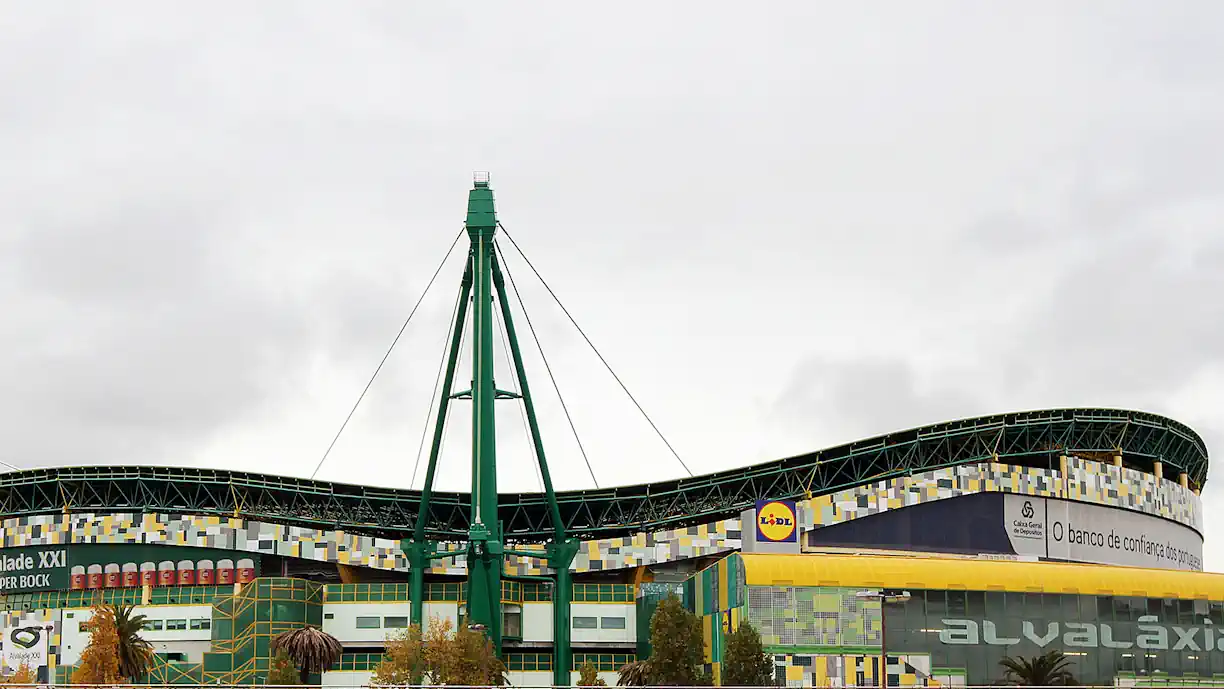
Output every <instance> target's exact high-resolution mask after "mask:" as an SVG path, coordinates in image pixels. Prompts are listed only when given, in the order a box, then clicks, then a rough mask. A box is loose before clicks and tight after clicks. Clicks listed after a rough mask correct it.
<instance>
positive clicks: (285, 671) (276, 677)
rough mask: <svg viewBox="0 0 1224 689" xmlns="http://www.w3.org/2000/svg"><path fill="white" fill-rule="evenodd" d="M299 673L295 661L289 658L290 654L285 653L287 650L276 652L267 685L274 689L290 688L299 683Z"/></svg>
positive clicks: (269, 669) (269, 670)
mask: <svg viewBox="0 0 1224 689" xmlns="http://www.w3.org/2000/svg"><path fill="white" fill-rule="evenodd" d="M298 679H299V678H298V671H297V668H295V667H293V660H292V659H291V658H289V654H288V653H285V649H283V648H282V649H281V650H279V651H277V652H276V655H274V656H272V665H271V667H269V668H268V680H267V682H266V684H268V685H269V686H273V687H288V686H293V685H295V684H297V683H298Z"/></svg>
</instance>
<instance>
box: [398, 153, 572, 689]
mask: <svg viewBox="0 0 1224 689" xmlns="http://www.w3.org/2000/svg"><path fill="white" fill-rule="evenodd" d="M465 227H466V229H467V233H468V240H469V243H470V247H469V249H468V257H467V265H466V267H465V269H464V272H463V281H462V283H461V286H460V293H459V308H458V312H457V313H456V316H455V327H454V331H453V332H452V334H451V344H450V348H449V352H448V356H447V362H446V372H445V374H444V376H443V379H442V394H441V399H440V400H439V404H438V415H437V418H436V420H435V424H434V435H433V443H432V445H431V446H430V452H429V464H428V466H427V468H426V470H425V485H424V487H423V488H422V490H421V504H420V511H419V513H418V514H417V520H416V524H415V528H414V530H413V534H412V538H411V539H409V540H406V541H405V542H404V544H403V547H404V550H405V552H406V553H407V555H408V564H409V574H410V582H411V583H410V596H411V600H412V621H413V623H414V624H424V622H425V620H424V594H425V570H427V569H428V568H429V563H430V562H432V561H433V560H435V559H439V558H442V557H445V556H446V555H447V553H444V552H442V551H440V550H439V549H438V548H437V544H436V543H434V542H432V541H431V540H430V538H429V534H428V533H427V532H426V523H427V522H428V519H429V512H430V498H431V496H432V495H433V482H434V477H435V475H436V473H437V465H438V455H439V452H440V450H441V446H442V434H443V431H444V430H445V424H446V412H447V409H448V406H449V404H450V401H451V400H452V399H460V398H463V399H471V400H472V492H471V514H470V522H469V524H470V526H469V529H468V541H467V549H466V555H467V573H468V574H467V576H468V585H467V601H466V604H467V615H466V620H465V621H466V623H467V624H468V625H471V626H477V627H479V628H482V629H484V630H485V632H486V634H488V636H489V638H490V640H491V641H492V642H493V645H494V647H495V648H497V649H498V652H499V653H500V651H501V642H502V612H501V579H502V572H503V569H504V567H505V558H506V555H517V556H520V557H533V558H539V557H541V556H542V555H543V557H544V559H545V560H546V561H547V563H548V566H549V567H550V568H551V569H552V570H553V571H554V572H555V582H556V583H555V586H554V590H553V596H552V599H553V647H554V662H553V683H554V684H557V685H564V686H568V685H569V684H570V670H571V667H572V665H573V655H572V649H571V647H570V600H571V594H572V588H573V587H572V584H571V579H570V569H569V568H570V564H571V563H572V562H573V560H574V556H575V555H576V554H577V552H578V542H577V541H576V540H574V539H571V538H568V537H567V536H566V534H565V527H564V524H563V523H562V521H561V512H560V509H559V507H558V505H557V496H556V493H555V491H554V490H553V485H552V477H551V475H550V473H549V471H548V462H547V460H546V459H545V457H544V443H543V441H542V439H541V438H540V429H539V424H538V423H537V421H536V415H535V405H534V404H533V403H532V399H531V392H530V389H529V388H528V385H527V373H526V371H525V370H524V368H523V357H522V352H521V350H520V348H519V343H518V336H517V334H516V331H515V329H514V319H513V317H512V316H511V313H510V303H509V299H508V298H507V295H506V287H505V278H504V276H503V274H502V270H501V266H499V265H498V261H497V253H496V250H495V247H494V243H493V239H494V235H495V234H496V232H497V214H496V210H495V207H494V201H493V190H492V189H491V188H490V187H489V180H488V176H487V175H479V174H478V175H477V177H476V180H475V183H474V184H473V187H472V190H471V191H470V192H469V193H468V210H467V220H466V223H465ZM494 294H496V299H497V301H498V304H499V306H500V308H501V316H502V321H503V322H504V323H505V327H506V336H507V339H508V340H509V345H510V354H511V359H512V361H513V365H514V369H515V371H514V372H515V377H516V379H517V382H518V386H519V392H518V393H517V394H516V393H513V392H507V391H503V390H498V389H497V387H496V382H495V380H494V375H493V341H494V340H493V316H494V312H493V308H494V306H493V300H494ZM469 300H470V303H469ZM469 307H470V309H471V322H472V355H473V356H472V385H471V387H470V388H469V389H468V390H466V391H463V392H459V393H452V392H451V390H452V388H453V385H454V378H455V368H456V365H457V363H458V359H459V349H460V347H461V345H462V342H463V333H464V326H465V323H466V320H467V311H468V309H469ZM515 398H521V399H522V400H523V407H524V410H525V411H526V415H527V422H528V427H529V428H530V430H531V440H532V445H533V449H534V450H535V456H536V461H537V463H538V464H539V467H540V476H541V478H542V480H543V483H544V491H545V495H546V498H547V500H548V506H549V513H550V516H551V518H552V522H553V539H552V541H551V542H549V543H548V544H546V545H545V552H544V553H543V554H541V553H539V552H533V551H517V550H513V549H509V548H507V547H506V545H505V543H504V541H503V540H502V525H501V522H500V520H499V518H498V496H497V431H496V425H495V423H494V409H493V406H494V402H495V401H496V400H499V399H515ZM450 554H451V555H453V553H450Z"/></svg>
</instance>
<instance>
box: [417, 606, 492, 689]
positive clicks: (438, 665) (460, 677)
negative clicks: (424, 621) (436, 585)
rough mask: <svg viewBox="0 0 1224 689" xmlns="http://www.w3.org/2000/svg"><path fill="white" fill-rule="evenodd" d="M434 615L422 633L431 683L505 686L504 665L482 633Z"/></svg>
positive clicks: (426, 666) (426, 665) (487, 638)
mask: <svg viewBox="0 0 1224 689" xmlns="http://www.w3.org/2000/svg"><path fill="white" fill-rule="evenodd" d="M451 630H452V626H451V622H450V620H449V619H439V618H436V617H435V618H434V619H433V620H432V621H431V622H430V625H429V631H428V633H426V635H425V644H424V651H425V668H426V671H427V672H428V673H429V677H430V681H431V683H432V684H439V685H444V684H445V685H460V686H482V685H483V686H505V685H506V684H508V683H509V682H508V680H507V678H506V666H505V665H503V664H502V661H501V659H500V658H498V657H497V652H496V651H494V650H493V644H492V642H490V641H489V637H487V636H485V634H484V632H482V631H479V630H475V629H472V628H471V627H467V626H463V627H460V628H459V629H458V630H457V631H454V632H453V633H452V631H451Z"/></svg>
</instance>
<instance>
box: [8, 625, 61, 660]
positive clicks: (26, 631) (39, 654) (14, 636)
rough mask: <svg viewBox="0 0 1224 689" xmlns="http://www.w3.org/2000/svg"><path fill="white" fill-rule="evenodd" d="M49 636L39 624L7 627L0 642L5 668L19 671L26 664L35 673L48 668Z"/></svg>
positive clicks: (45, 629)
mask: <svg viewBox="0 0 1224 689" xmlns="http://www.w3.org/2000/svg"><path fill="white" fill-rule="evenodd" d="M49 635H50V632H49V631H48V630H47V628H46V627H45V626H42V625H37V624H30V623H26V626H20V627H6V628H5V629H4V637H3V640H0V654H3V656H4V666H5V667H6V668H8V669H10V670H17V669H18V668H20V667H21V666H22V665H23V664H24V665H25V666H26V667H28V668H30V670H32V671H34V672H37V671H38V668H40V667H44V666H46V664H47V637H48V636H49Z"/></svg>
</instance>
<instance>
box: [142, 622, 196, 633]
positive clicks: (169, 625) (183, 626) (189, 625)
mask: <svg viewBox="0 0 1224 689" xmlns="http://www.w3.org/2000/svg"><path fill="white" fill-rule="evenodd" d="M144 628H145V629H147V630H149V631H151V632H160V631H162V630H163V629H165V630H166V631H168V632H175V631H185V630H188V629H190V630H191V631H193V632H198V631H204V630H208V629H212V620H209V619H196V620H187V619H177V620H145V623H144Z"/></svg>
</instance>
